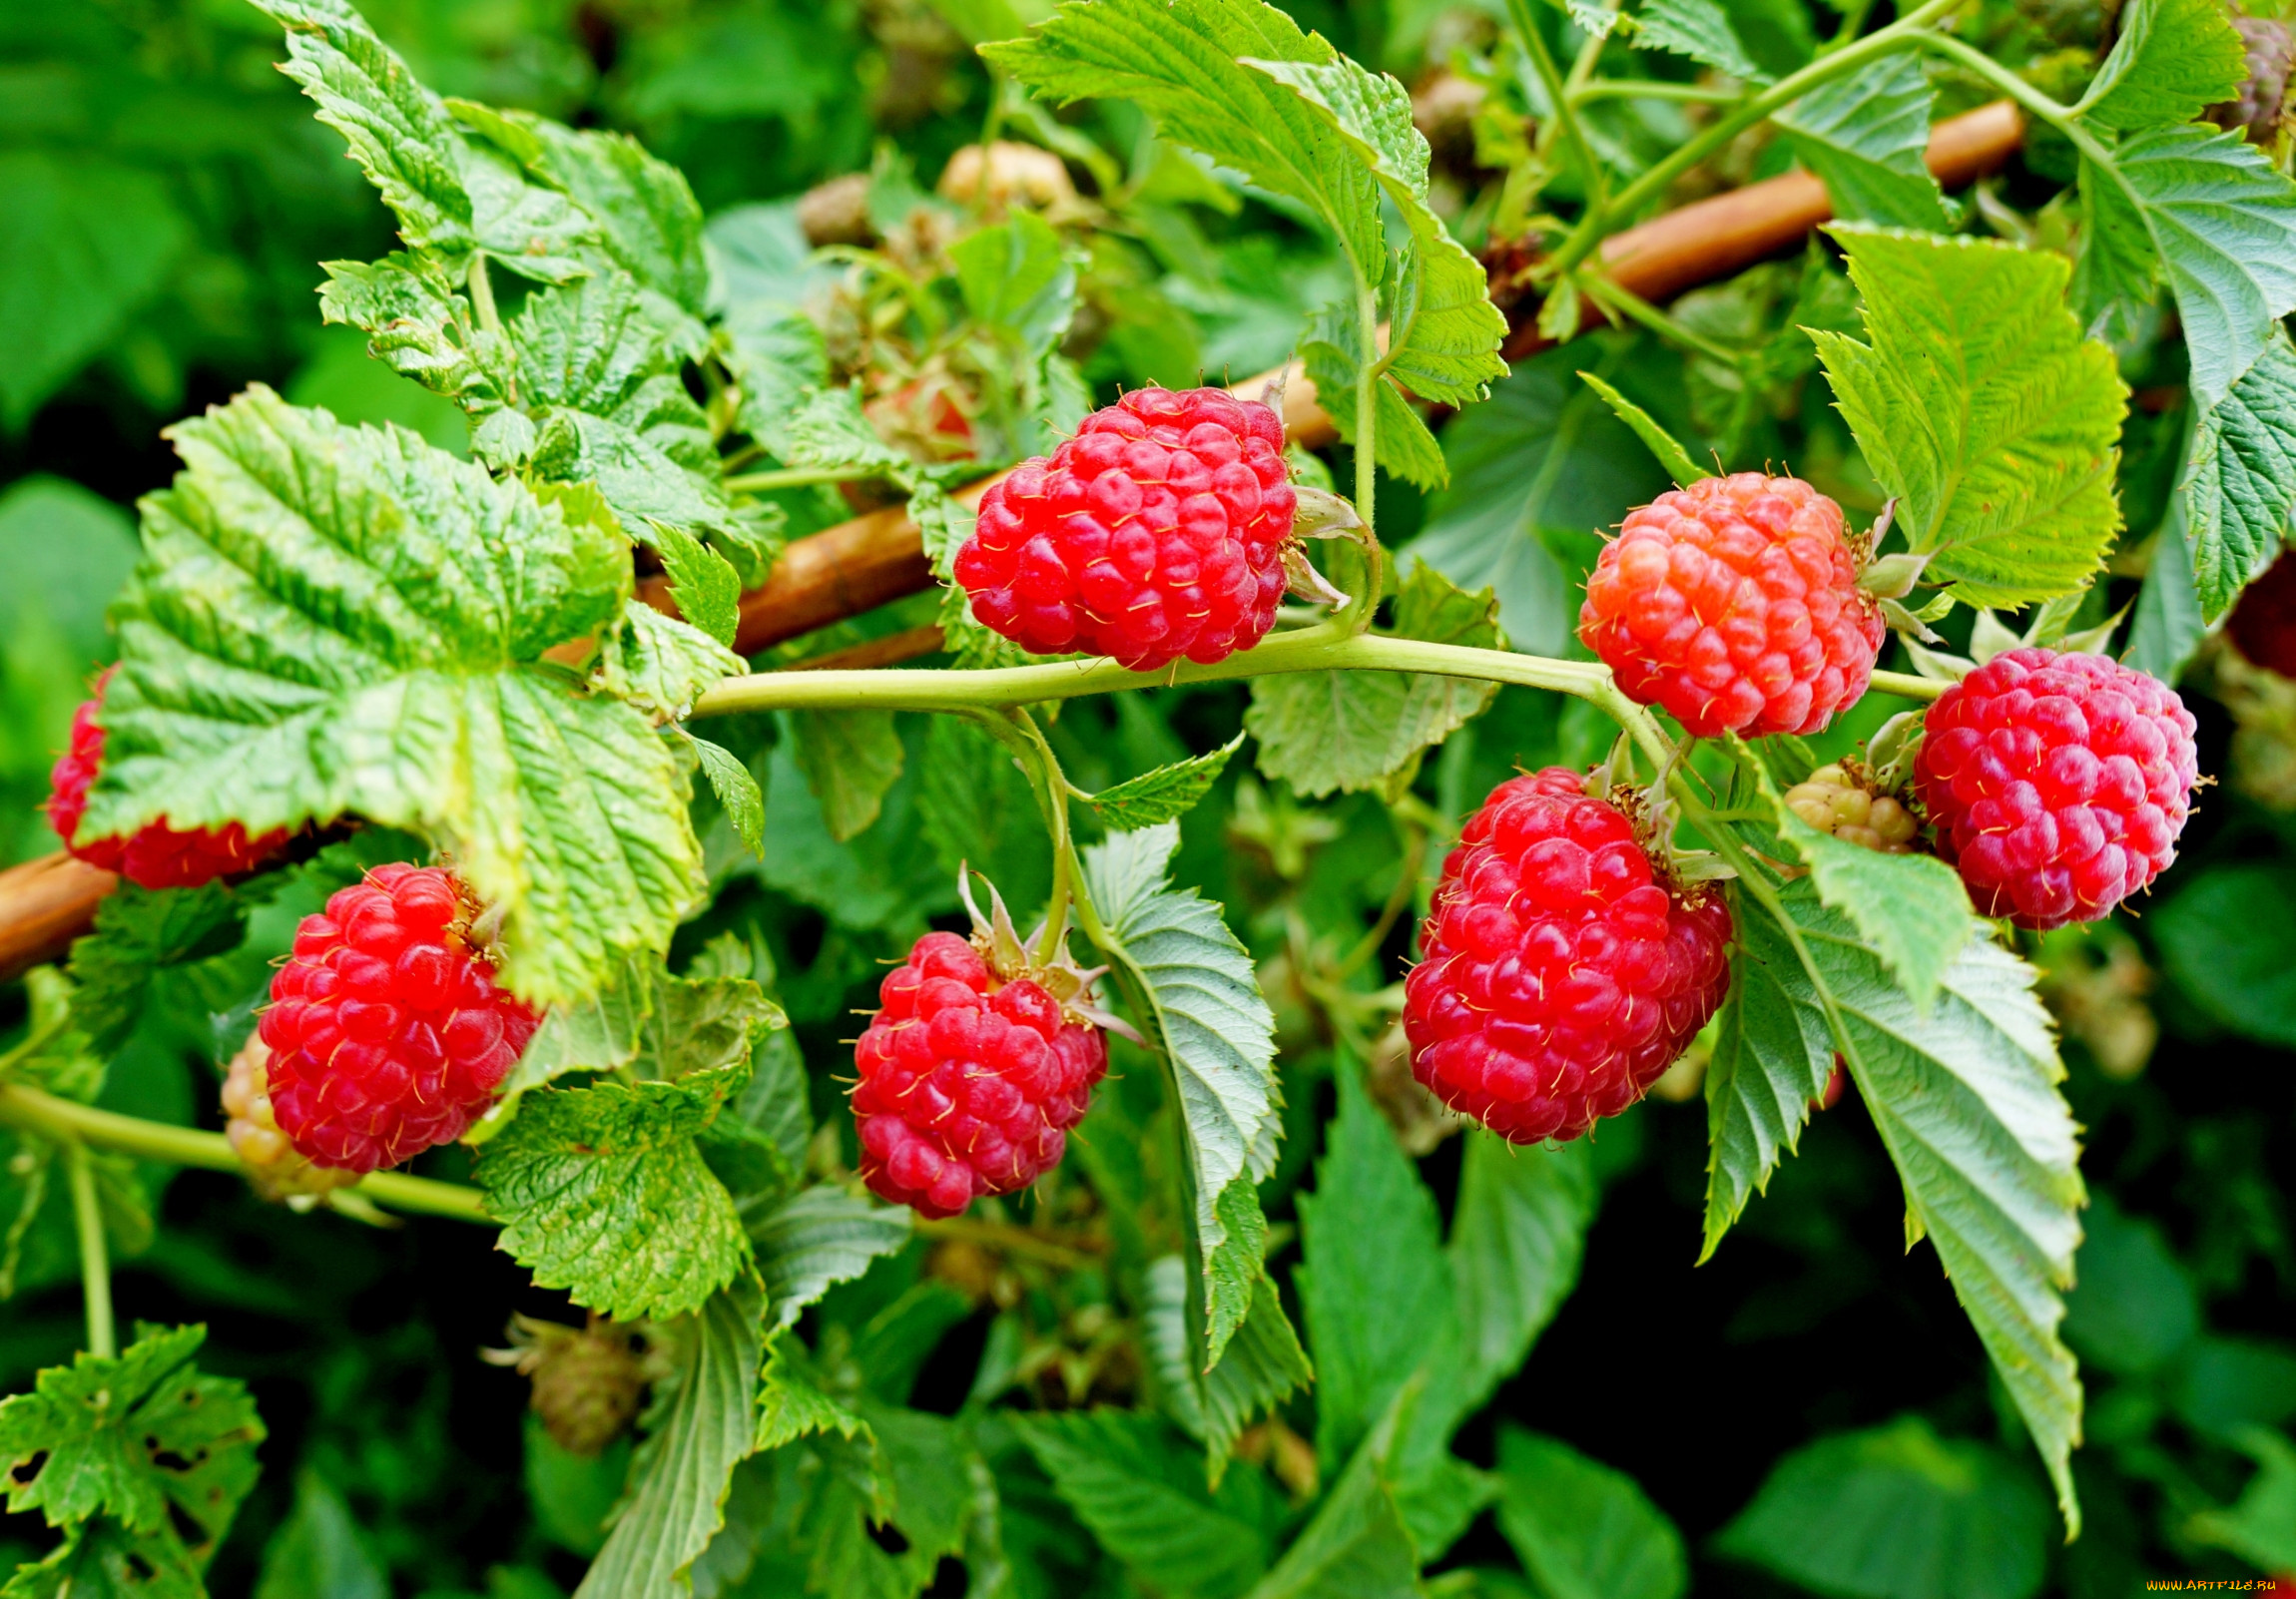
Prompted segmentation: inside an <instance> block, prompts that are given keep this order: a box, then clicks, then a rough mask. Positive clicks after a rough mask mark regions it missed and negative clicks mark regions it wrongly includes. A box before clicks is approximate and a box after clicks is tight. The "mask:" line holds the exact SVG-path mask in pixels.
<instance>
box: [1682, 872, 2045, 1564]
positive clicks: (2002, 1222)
mask: <svg viewBox="0 0 2296 1599" xmlns="http://www.w3.org/2000/svg"><path fill="white" fill-rule="evenodd" d="M1775 893H1776V896H1777V902H1778V905H1779V908H1780V909H1781V910H1782V911H1783V913H1784V915H1785V917H1786V919H1785V920H1784V921H1781V920H1779V919H1778V918H1777V917H1776V916H1775V915H1773V914H1772V912H1771V911H1770V910H1769V909H1766V908H1765V907H1764V906H1763V905H1761V904H1760V903H1758V902H1757V901H1756V900H1755V899H1754V898H1753V896H1752V895H1751V894H1748V893H1745V892H1743V891H1740V892H1736V893H1734V894H1733V896H1732V900H1733V904H1732V908H1733V910H1734V912H1735V918H1736V922H1737V927H1738V937H1739V940H1740V943H1739V948H1740V955H1739V976H1740V982H1739V985H1738V992H1737V995H1736V998H1735V999H1734V1000H1733V1002H1732V1010H1733V1012H1734V1018H1733V1019H1729V1020H1726V1022H1725V1025H1724V1029H1723V1034H1722V1041H1721V1044H1720V1045H1719V1046H1718V1047H1717V1049H1716V1052H1715V1057H1714V1062H1713V1064H1712V1065H1711V1066H1710V1067H1709V1068H1708V1074H1707V1090H1706V1093H1707V1110H1708V1116H1709V1120H1710V1124H1711V1127H1712V1133H1713V1139H1712V1143H1713V1150H1714V1154H1713V1157H1712V1163H1711V1166H1710V1168H1709V1174H1708V1185H1707V1209H1706V1246H1705V1249H1706V1253H1707V1254H1709V1255H1710V1254H1711V1253H1712V1252H1713V1249H1714V1246H1715V1245H1716V1243H1717V1242H1718V1241H1719V1240H1720V1238H1721V1236H1722V1234H1723V1233H1724V1232H1725V1231H1726V1230H1727V1229H1728V1227H1729V1226H1730V1224H1731V1222H1732V1221H1734V1220H1735V1219H1736V1217H1737V1216H1738V1214H1739V1213H1740V1212H1741V1211H1742V1210H1743V1209H1744V1208H1745V1205H1746V1202H1747V1200H1748V1198H1749V1197H1750V1196H1751V1194H1752V1193H1753V1192H1754V1191H1755V1190H1756V1189H1758V1188H1759V1187H1760V1186H1761V1185H1762V1183H1763V1182H1765V1181H1766V1180H1767V1177H1768V1174H1769V1172H1770V1171H1771V1170H1772V1168H1774V1167H1775V1165H1776V1163H1777V1161H1778V1159H1779V1157H1780V1153H1781V1150H1782V1149H1784V1148H1790V1147H1791V1144H1792V1141H1793V1139H1794V1137H1795V1136H1796V1134H1797V1133H1798V1131H1799V1129H1800V1127H1801V1125H1802V1123H1803V1122H1804V1121H1805V1120H1806V1119H1807V1117H1808V1114H1809V1112H1808V1102H1809V1099H1810V1097H1812V1096H1814V1095H1815V1094H1817V1093H1818V1092H1819V1091H1821V1090H1822V1089H1823V1087H1824V1085H1825V1081H1826V1078H1827V1075H1828V1074H1829V1072H1830V1071H1831V1069H1832V1063H1833V1056H1834V1054H1835V1052H1836V1051H1837V1050H1838V1051H1840V1053H1841V1054H1842V1056H1843V1059H1844V1062H1845V1064H1846V1065H1847V1066H1848V1068H1849V1073H1850V1080H1851V1081H1852V1082H1853V1083H1854V1084H1855V1085H1856V1087H1857V1090H1858V1097H1859V1099H1860V1100H1861V1101H1862V1102H1863V1103H1864V1105H1865V1107H1866V1110H1867V1112H1868V1113H1869V1114H1870V1115H1871V1116H1872V1117H1873V1120H1874V1126H1875V1128H1876V1129H1877V1130H1878V1131H1879V1132H1880V1134H1881V1136H1882V1143H1883V1145H1884V1147H1885V1148H1887V1149H1888V1150H1889V1152H1890V1159H1891V1162H1892V1163H1893V1164H1894V1165H1895V1166H1896V1167H1897V1170H1898V1176H1899V1178H1900V1180H1901V1181H1902V1182H1903V1183H1904V1185H1905V1190H1906V1206H1907V1220H1908V1237H1909V1238H1919V1237H1924V1236H1926V1237H1927V1238H1928V1239H1929V1240H1930V1242H1931V1243H1932V1244H1933V1245H1934V1246H1935V1247H1936V1249H1937V1252H1938V1258H1939V1260H1940V1261H1941V1262H1942V1263H1943V1265H1944V1266H1945V1269H1946V1276H1947V1278H1948V1279H1949V1280H1950V1281H1951V1282H1952V1284H1953V1286H1954V1293H1955V1295H1956V1297H1957V1298H1959V1300H1960V1301H1961V1304H1962V1309H1963V1310H1964V1311H1965V1312H1966V1313H1968V1316H1969V1319H1970V1323H1971V1325H1972V1326H1973V1327H1974V1328H1975V1329H1976V1330H1977V1333H1978V1335H1979V1337H1980V1339H1981V1340H1982V1341H1983V1342H1984V1344H1985V1346H1986V1351H1987V1352H1988V1353H1989V1354H1990V1355H1991V1356H1992V1357H1993V1362H1994V1369H1995V1370H1996V1371H1997V1372H1999V1373H2000V1375H2001V1379H2002V1383H2003V1385H2004V1386H2005V1387H2006V1388H2007V1389H2008V1390H2009V1396H2010V1398H2011V1399H2013V1400H2014V1401H2015V1403H2016V1407H2017V1412H2018V1414H2020V1415H2021V1416H2022V1417H2023V1418H2024V1424H2025V1428H2026V1431H2027V1432H2028V1433H2029V1434H2030V1435H2031V1437H2032V1440H2033V1444H2034V1447H2035V1448H2037V1449H2038V1450H2039V1452H2040V1457H2041V1463H2042V1464H2043V1465H2044V1466H2046V1467H2047V1469H2048V1473H2049V1477H2050V1480H2051V1481H2052V1482H2054V1483H2055V1485H2056V1490H2057V1502H2058V1505H2059V1507H2060V1508H2061V1509H2062V1511H2063V1512H2064V1517H2065V1522H2066V1525H2067V1528H2068V1531H2069V1532H2075V1533H2077V1532H2078V1530H2079V1525H2080V1510H2079V1506H2078V1504H2077V1503H2076V1502H2075V1500H2074V1498H2073V1485H2072V1475H2071V1472H2070V1469H2069V1457H2070V1453H2071V1450H2072V1447H2073V1445H2074V1444H2075V1443H2076V1442H2077V1441H2078V1440H2079V1437H2080V1411H2081V1390H2080V1378H2079V1375H2078V1373H2077V1371H2076V1369H2075V1366H2074V1363H2073V1357H2072V1354H2071V1352H2070V1351H2069V1350H2068V1349H2066V1347H2065V1346H2064V1342H2063V1339H2062V1338H2061V1337H2060V1336H2059V1335H2058V1326H2059V1324H2060V1323H2061V1322H2062V1321H2063V1318H2064V1301H2063V1298H2062V1294H2063V1291H2064V1290H2065V1289H2066V1288H2067V1287H2069V1286H2070V1284H2071V1282H2072V1258H2073V1251H2074V1249H2075V1248H2076V1247H2077V1246H2078V1244H2079V1242H2080V1222H2079V1210H2080V1207H2081V1204H2082V1203H2083V1201H2084V1199H2085V1191H2084V1190H2083V1188H2082V1185H2081V1180H2080V1173H2079V1171H2078V1168H2077V1165H2076V1161H2077V1157H2078V1154H2079V1143H2078V1139H2077V1129H2076V1128H2075V1126H2074V1124H2073V1120H2072V1112H2071V1110H2070V1108H2069V1107H2068V1106H2067V1105H2066V1104H2065V1101H2064V1096H2063V1093H2062V1091H2061V1090H2060V1088H2059V1086H2058V1085H2059V1084H2060V1083H2061V1082H2062V1081H2063V1078H2064V1067H2063V1065H2062V1064H2061V1063H2060V1062H2059V1061H2058V1059H2057V1053H2056V1040H2055V1036H2054V1032H2053V1028H2052V1025H2051V1023H2050V1020H2049V1016H2048V1012H2047V1011H2046V1010H2044V1009H2043V1008H2042V1007H2041V1003H2040V1000H2039V999H2038V998H2037V997H2036V996H2035V995H2034V993H2033V982H2034V978H2035V975H2036V974H2035V973H2034V971H2033V969H2032V968H2031V967H2030V966H2028V965H2026V964H2025V963H2024V962H2023V961H2020V960H2018V959H2017V958H2016V957H2015V956H2013V955H2011V954H2009V953H2008V952H2007V951H2005V950H2003V949H2001V948H1999V947H1997V946H1996V945H1995V944H1993V943H1992V942H1991V941H1990V940H1988V939H1986V938H1984V937H1982V936H1980V937H1975V938H1972V939H1971V940H1970V942H1969V943H1968V944H1967V945H1966V946H1965V947H1964V948H1963V950H1962V952H1961V953H1960V955H1959V956H1957V957H1956V959H1955V960H1954V962H1953V964H1952V965H1951V966H1949V967H1948V968H1947V969H1946V971H1945V973H1944V974H1943V976H1942V977H1941V978H1940V980H1939V985H1938V997H1937V1000H1936V1002H1935V1003H1934V1004H1933V1005H1932V1006H1931V1007H1930V1010H1929V1012H1928V1013H1927V1014H1926V1015H1925V1014H1923V1013H1922V1012H1921V1011H1919V1010H1917V1009H1916V1008H1915V1005H1914V1002H1913V1000H1912V999H1911V998H1910V997H1909V996H1908V995H1907V994H1906V992H1905V990H1904V989H1903V988H1902V987H1900V986H1899V984H1898V983H1897V982H1896V981H1895V980H1894V979H1893V978H1892V977H1891V975H1890V973H1889V971H1888V969H1887V968H1886V967H1885V966H1884V965H1883V964H1882V962H1881V959H1880V957H1879V956H1877V955H1876V954H1875V953H1874V952H1873V950H1872V949H1871V948H1869V947H1868V946H1867V943H1866V939H1865V936H1864V934H1862V933H1861V932H1860V931H1859V930H1858V927H1857V925H1856V924H1855V923H1854V922H1852V921H1851V920H1850V918H1849V917H1848V916H1847V915H1846V914H1844V913H1843V912H1841V911H1838V910H1834V909H1831V908H1829V907H1828V906H1826V905H1824V904H1823V903H1821V902H1820V901H1819V898H1818V893H1817V889H1816V887H1815V886H1814V885H1813V884H1811V883H1810V882H1808V881H1807V880H1803V881H1799V882H1790V883H1786V884H1785V885H1783V886H1782V887H1780V888H1778V889H1777V890H1775ZM1837 1018H1838V1024H1837Z"/></svg>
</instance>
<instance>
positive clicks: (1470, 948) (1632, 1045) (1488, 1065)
mask: <svg viewBox="0 0 2296 1599" xmlns="http://www.w3.org/2000/svg"><path fill="white" fill-rule="evenodd" d="M1585 782H1586V780H1585V779H1584V778H1582V777H1581V776H1580V775H1579V774H1577V773H1575V772H1571V771H1569V770H1567V769H1565V768H1562V767H1549V768H1547V769H1546V770H1545V771H1543V772H1538V773H1532V774H1529V775H1526V776H1524V777H1519V778H1514V779H1511V780H1509V781H1508V782H1506V783H1502V784H1500V785H1499V786H1498V787H1497V788H1496V789H1494V790H1492V791H1491V795H1490V798H1489V799H1487V800H1485V801H1484V802H1483V806H1482V808H1481V809H1480V810H1478V811H1476V812H1475V813H1474V815H1473V816H1472V817H1471V818H1469V819H1468V821H1467V823H1466V826H1465V827H1464V829H1463V830H1462V831H1461V832H1460V834H1459V842H1458V845H1457V847H1456V848H1454V849H1453V850H1452V851H1451V853H1450V857H1449V858H1448V859H1447V860H1445V861H1444V862H1443V869H1442V879H1441V881H1440V882H1439V883H1438V884H1437V885H1436V887H1435V901H1434V906H1433V913H1432V914H1431V916H1430V917H1429V919H1428V922H1427V926H1426V928H1425V929H1424V931H1423V933H1422V936H1421V947H1422V956H1423V958H1422V959H1421V961H1420V964H1419V965H1417V966H1415V967H1414V968H1412V973H1411V976H1410V978H1409V979H1408V980H1407V981H1406V983H1405V985H1404V1031H1405V1034H1406V1036H1407V1037H1408V1038H1409V1039H1410V1041H1411V1046H1412V1070H1413V1072H1414V1073H1415V1074H1416V1075H1417V1076H1418V1078H1419V1080H1420V1081H1421V1082H1422V1083H1424V1084H1426V1085H1427V1086H1428V1088H1429V1089H1430V1090H1432V1091H1433V1092H1434V1093H1435V1096H1436V1097H1437V1098H1438V1099H1440V1100H1441V1101H1442V1102H1443V1103H1444V1104H1446V1105H1448V1106H1449V1107H1450V1108H1451V1109H1453V1110H1455V1111H1460V1112H1463V1113H1464V1114H1466V1115H1468V1116H1472V1117H1473V1118H1474V1119H1475V1120H1476V1121H1478V1122H1481V1123H1482V1124H1483V1125H1484V1126H1485V1127H1488V1128H1489V1129H1490V1130H1491V1131H1492V1132H1494V1133H1498V1134H1500V1135H1501V1136H1503V1137H1505V1138H1507V1139H1509V1140H1511V1141H1513V1142H1515V1143H1518V1144H1528V1143H1535V1142H1537V1141H1539V1140H1541V1139H1549V1138H1552V1139H1573V1138H1576V1137H1578V1135H1579V1134H1581V1133H1583V1132H1585V1131H1586V1130H1587V1128H1589V1127H1590V1126H1592V1125H1593V1124H1594V1122H1595V1121H1596V1120H1597V1119H1599V1118H1601V1117H1604V1116H1615V1115H1617V1114H1618V1113H1619V1112H1620V1111H1622V1110H1624V1109H1626V1107H1627V1106H1629V1105H1631V1104H1633V1103H1634V1102H1635V1101H1636V1100H1637V1099H1640V1098H1641V1097H1642V1094H1643V1092H1644V1090H1646V1089H1647V1088H1649V1086H1650V1085H1651V1084H1652V1083H1653V1082H1655V1081H1656V1080H1657V1079H1658V1077H1659V1076H1660V1075H1661V1074H1662V1073H1663V1072H1664V1071H1665V1070H1666V1068H1667V1067H1668V1066H1669V1065H1671V1064H1672V1063H1673V1061H1674V1059H1675V1057H1677V1056H1678V1055H1680V1054H1681V1053H1682V1051H1683V1049H1684V1048H1685V1047H1686V1046H1687V1045H1688V1044H1689V1042H1690V1040H1691V1039H1692V1038H1693V1037H1695V1036H1696V1035H1697V1032H1698V1030H1699V1029H1700V1028H1701V1027H1703V1026H1705V1025H1706V1023H1707V1020H1708V1019H1709V1018H1710V1017H1712V1016H1713V1014H1714V1012H1715V1011H1716V1009H1718V1008H1719V1007H1720V1006H1721V1003H1722V997H1723V994H1724V992H1725V991H1726V990H1727V988H1728V987H1729V982H1730V967H1729V963H1728V961H1727V960H1726V959H1725V958H1724V949H1725V947H1726V946H1727V945H1728V943H1729V941H1730V932H1731V925H1730V912H1729V910H1728V909H1727V908H1726V907H1725V906H1724V904H1723V902H1722V900H1721V898H1720V896H1718V895H1703V894H1686V893H1684V892H1683V891H1682V890H1680V889H1679V888H1676V887H1674V886H1673V885H1672V884H1671V883H1669V882H1668V881H1667V880H1666V877H1665V874H1664V873H1663V872H1662V871H1661V870H1659V869H1658V868H1657V867H1655V866H1654V865H1653V864H1652V862H1651V858H1650V855H1649V854H1648V852H1647V851H1646V850H1645V849H1644V847H1643V845H1642V843H1641V842H1640V840H1639V839H1638V837H1637V835H1636V828H1635V823H1634V821H1633V819H1632V818H1631V817H1629V816H1628V815H1627V813H1626V812H1625V811H1624V810H1622V809H1621V808H1620V807H1619V806H1618V805H1616V804H1613V803H1611V802H1610V801H1609V800H1607V799H1595V798H1593V797H1592V796H1590V795H1588V794H1587V793H1586V789H1585Z"/></svg>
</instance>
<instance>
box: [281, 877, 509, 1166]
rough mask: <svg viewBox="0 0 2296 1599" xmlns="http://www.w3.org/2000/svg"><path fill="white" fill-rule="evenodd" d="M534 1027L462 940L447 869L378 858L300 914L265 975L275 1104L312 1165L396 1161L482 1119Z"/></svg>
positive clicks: (456, 891)
mask: <svg viewBox="0 0 2296 1599" xmlns="http://www.w3.org/2000/svg"><path fill="white" fill-rule="evenodd" d="M535 1025H536V1018H535V1015H534V1013H533V1012H532V1011H531V1010H528V1009H527V1008H526V1006H525V1005H523V1004H521V1003H520V1002H519V1001H518V1000H516V999H514V998H512V997H511V996H510V995H509V994H508V993H506V992H504V991H503V990H502V989H501V988H499V987H497V986H496V984H495V981H494V965H493V962H491V961H490V960H488V959H487V957H486V956H485V955H484V954H483V953H482V952H480V951H479V950H477V949H475V948H473V947H472V946H471V943H470V941H469V937H468V933H467V930H466V919H465V915H464V909H463V903H462V893H461V889H460V885H459V884H458V883H457V882H456V881H455V879H454V878H453V876H452V875H451V874H450V873H448V872H447V871H446V870H445V869H444V868H443V867H439V866H422V867H417V866H407V865H390V866H377V867H375V868H374V870H372V871H370V872H368V873H367V875H366V880H365V881H363V882H358V883H353V884H352V885H351V886H349V887H347V888H341V889H337V890H336V891H335V893H334V894H333V895H331V896H330V897H329V898H328V900H327V902H326V909H325V911H324V912H323V913H321V914H319V915H316V916H305V917H304V918H303V920H302V925H301V926H300V927H298V928H297V929H296V930H295V939H294V953H293V955H292V956H291V957H289V959H288V960H287V964H286V965H285V966H283V967H281V968H280V970H279V973H278V975H277V976H275V977H274V978H273V979H272V1005H271V1008H270V1009H268V1010H267V1011H265V1012H264V1018H263V1022H262V1025H261V1027H260V1029H259V1031H260V1035H261V1037H262V1039H263V1041H264V1043H265V1044H267V1045H269V1046H270V1048H271V1050H272V1056H273V1058H272V1069H271V1100H272V1112H273V1114H274V1116H276V1117H277V1118H278V1124H279V1127H280V1130H281V1131H283V1132H285V1133H286V1134H287V1138H288V1139H289V1140H291V1141H292V1142H293V1144H294V1147H295V1148H296V1149H297V1150H299V1151H300V1152H301V1153H302V1154H303V1155H304V1156H306V1157H308V1158H309V1159H310V1160H313V1161H315V1162H317V1163H318V1164H319V1165H321V1166H334V1167H340V1168H342V1169H344V1170H346V1171H352V1172H371V1171H373V1170H375V1169H376V1168H377V1167H383V1166H396V1165H397V1164H399V1163H400V1162H401V1161H405V1160H409V1159H411V1158H413V1157H414V1156H415V1155H417V1154H420V1153H421V1152H422V1151H423V1150H426V1149H429V1148H431V1147H432V1146H433V1145H436V1144H444V1143H447V1142H449V1141H451V1140H453V1139H457V1138H460V1137H461V1136H462V1134H463V1132H464V1131H465V1130H466V1129H467V1128H468V1127H469V1126H470V1124H471V1123H472V1122H473V1121H475V1120H476V1119H477V1118H478V1117H479V1116H481V1115H483V1114H484V1113H485V1111H486V1109H487V1108H488V1107H489V1106H490V1105H492V1104H493V1103H494V1098H495V1091H496V1090H497V1089H498V1088H500V1086H501V1084H502V1079H503V1078H504V1077H506V1076H508V1075H509V1072H510V1068H511V1066H512V1065H513V1064H514V1063H515V1062H516V1061H517V1059H518V1057H519V1055H520V1054H521V1053H522V1052H523V1051H524V1050H525V1048H526V1041H527V1039H529V1038H530V1037H532V1036H533V1033H534V1028H535Z"/></svg>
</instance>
